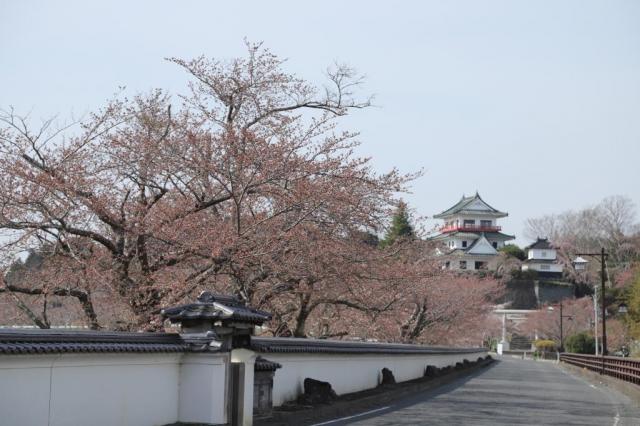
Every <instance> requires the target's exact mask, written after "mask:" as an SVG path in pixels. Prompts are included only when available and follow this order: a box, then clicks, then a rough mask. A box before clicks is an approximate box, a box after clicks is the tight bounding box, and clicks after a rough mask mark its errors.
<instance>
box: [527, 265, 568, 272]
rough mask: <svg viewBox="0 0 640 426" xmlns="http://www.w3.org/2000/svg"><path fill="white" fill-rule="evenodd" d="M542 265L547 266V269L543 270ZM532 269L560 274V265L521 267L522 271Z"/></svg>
mask: <svg viewBox="0 0 640 426" xmlns="http://www.w3.org/2000/svg"><path fill="white" fill-rule="evenodd" d="M542 265H547V266H548V267H549V269H543V268H542ZM528 269H533V270H536V271H540V272H562V270H563V268H562V265H560V264H558V263H529V264H524V265H522V270H523V271H526V270H528Z"/></svg>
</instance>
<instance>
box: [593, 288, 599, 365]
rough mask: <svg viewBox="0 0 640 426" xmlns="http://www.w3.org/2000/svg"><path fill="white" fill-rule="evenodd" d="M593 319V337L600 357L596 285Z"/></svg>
mask: <svg viewBox="0 0 640 426" xmlns="http://www.w3.org/2000/svg"><path fill="white" fill-rule="evenodd" d="M593 317H594V322H593V337H594V338H595V340H596V354H595V355H596V356H598V353H599V352H600V348H599V345H598V288H597V287H596V286H595V285H594V286H593Z"/></svg>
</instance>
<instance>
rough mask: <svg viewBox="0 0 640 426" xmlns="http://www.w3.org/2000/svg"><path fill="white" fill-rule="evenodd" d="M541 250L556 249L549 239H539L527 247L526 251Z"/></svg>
mask: <svg viewBox="0 0 640 426" xmlns="http://www.w3.org/2000/svg"><path fill="white" fill-rule="evenodd" d="M530 249H539V250H552V249H555V247H553V246H552V245H551V243H550V242H549V240H548V239H547V238H538V239H537V240H536V242H535V243H533V244H531V245H530V246H527V247H525V250H530Z"/></svg>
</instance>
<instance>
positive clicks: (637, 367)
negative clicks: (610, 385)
mask: <svg viewBox="0 0 640 426" xmlns="http://www.w3.org/2000/svg"><path fill="white" fill-rule="evenodd" d="M560 361H563V362H566V363H567V364H572V365H576V366H578V367H583V368H586V369H588V370H591V371H595V372H596V373H600V374H606V375H607V376H612V377H615V378H617V379H620V380H625V381H627V382H631V383H635V384H636V385H640V359H633V358H622V357H617V356H605V357H602V356H595V355H583V354H570V353H562V354H560Z"/></svg>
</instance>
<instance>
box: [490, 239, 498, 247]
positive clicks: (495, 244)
mask: <svg viewBox="0 0 640 426" xmlns="http://www.w3.org/2000/svg"><path fill="white" fill-rule="evenodd" d="M491 245H492V246H493V248H494V249H497V248H498V242H497V241H494V242H492V243H491Z"/></svg>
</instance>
